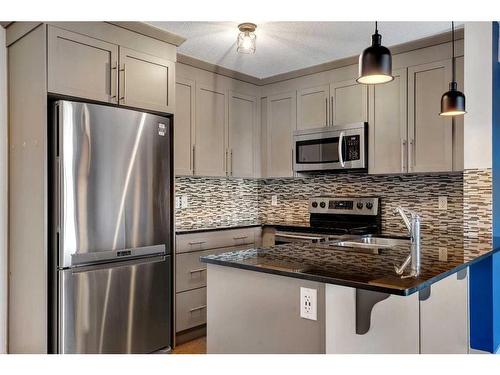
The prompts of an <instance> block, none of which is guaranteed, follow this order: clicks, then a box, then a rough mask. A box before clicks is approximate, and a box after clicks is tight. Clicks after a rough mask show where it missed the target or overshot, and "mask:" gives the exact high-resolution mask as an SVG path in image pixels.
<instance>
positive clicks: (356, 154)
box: [345, 135, 361, 161]
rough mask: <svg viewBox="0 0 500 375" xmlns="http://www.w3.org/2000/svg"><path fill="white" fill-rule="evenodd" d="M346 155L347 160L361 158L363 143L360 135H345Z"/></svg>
mask: <svg viewBox="0 0 500 375" xmlns="http://www.w3.org/2000/svg"><path fill="white" fill-rule="evenodd" d="M345 145H346V155H345V160H347V161H351V160H359V159H360V157H361V150H360V148H361V145H360V138H359V135H348V136H346V137H345Z"/></svg>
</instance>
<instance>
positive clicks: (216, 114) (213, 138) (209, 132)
mask: <svg viewBox="0 0 500 375" xmlns="http://www.w3.org/2000/svg"><path fill="white" fill-rule="evenodd" d="M226 125H227V103H226V94H225V92H224V91H223V90H219V89H217V88H215V87H210V86H205V85H197V87H196V126H195V151H194V172H195V174H196V175H199V176H225V175H226V157H227V155H226V141H225V130H226Z"/></svg>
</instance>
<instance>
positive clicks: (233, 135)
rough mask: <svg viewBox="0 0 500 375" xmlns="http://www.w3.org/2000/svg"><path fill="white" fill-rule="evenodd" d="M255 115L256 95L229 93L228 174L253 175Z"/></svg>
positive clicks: (236, 175) (238, 175) (237, 175)
mask: <svg viewBox="0 0 500 375" xmlns="http://www.w3.org/2000/svg"><path fill="white" fill-rule="evenodd" d="M256 115H257V98H256V97H254V96H248V95H243V94H239V93H236V92H230V93H229V127H228V142H229V150H228V157H229V160H228V162H229V164H228V174H229V175H230V176H235V177H253V176H254V175H255V173H254V172H255V169H254V159H255V137H256V129H255V125H256Z"/></svg>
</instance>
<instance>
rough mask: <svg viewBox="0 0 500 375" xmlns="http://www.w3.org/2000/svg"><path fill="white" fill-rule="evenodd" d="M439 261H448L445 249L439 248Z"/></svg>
mask: <svg viewBox="0 0 500 375" xmlns="http://www.w3.org/2000/svg"><path fill="white" fill-rule="evenodd" d="M439 260H440V261H441V262H447V261H448V249H447V248H446V247H440V248H439Z"/></svg>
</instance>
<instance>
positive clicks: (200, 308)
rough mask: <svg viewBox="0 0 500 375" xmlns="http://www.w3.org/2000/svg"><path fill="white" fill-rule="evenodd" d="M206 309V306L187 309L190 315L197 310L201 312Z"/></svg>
mask: <svg viewBox="0 0 500 375" xmlns="http://www.w3.org/2000/svg"><path fill="white" fill-rule="evenodd" d="M206 308H207V305H201V306H198V307H193V308H192V309H189V312H190V313H192V312H195V311H198V310H203V309H206Z"/></svg>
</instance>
